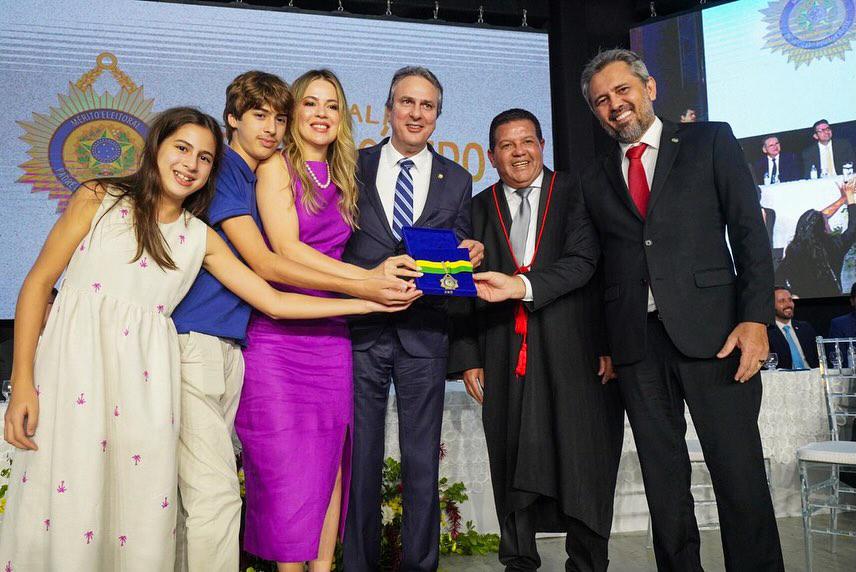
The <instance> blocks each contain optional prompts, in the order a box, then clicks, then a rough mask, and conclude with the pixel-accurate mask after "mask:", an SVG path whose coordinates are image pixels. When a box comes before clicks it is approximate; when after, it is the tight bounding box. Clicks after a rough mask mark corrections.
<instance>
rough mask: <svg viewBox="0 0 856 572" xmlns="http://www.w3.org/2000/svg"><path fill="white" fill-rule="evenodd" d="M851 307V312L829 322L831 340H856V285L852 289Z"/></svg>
mask: <svg viewBox="0 0 856 572" xmlns="http://www.w3.org/2000/svg"><path fill="white" fill-rule="evenodd" d="M850 307H851V308H853V310H852V311H851V312H848V313H846V314H844V315H843V316H838V317H837V318H832V321H831V322H829V337H830V338H856V283H854V284H853V286H851V287H850Z"/></svg>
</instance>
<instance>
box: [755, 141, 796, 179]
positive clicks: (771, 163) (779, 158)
mask: <svg viewBox="0 0 856 572" xmlns="http://www.w3.org/2000/svg"><path fill="white" fill-rule="evenodd" d="M761 152H762V153H764V156H763V157H761V158H760V159H758V160H757V161H755V177H756V179H755V180H756V181H758V183H759V184H765V185H767V184H770V185H774V184H776V183H787V182H788V181H796V180H798V179H799V178H800V173H801V171H802V169H801V168H800V166H799V163H798V161H797V156H796V155H794V154H793V153H782V144H781V143H779V138H778V137H776V136H775V135H770V136H769V137H767V138H766V139H764V144H763V145H762V146H761Z"/></svg>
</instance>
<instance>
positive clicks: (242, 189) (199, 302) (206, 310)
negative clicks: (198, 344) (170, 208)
mask: <svg viewBox="0 0 856 572" xmlns="http://www.w3.org/2000/svg"><path fill="white" fill-rule="evenodd" d="M245 215H249V216H251V217H253V220H254V221H255V222H256V225H258V227H259V228H262V222H261V218H260V217H259V209H258V207H257V206H256V175H255V173H253V171H252V169H250V167H249V165H247V163H246V162H245V161H244V159H243V158H242V157H241V156H240V155H238V153H236V152H235V151H234V150H232V148H231V147H226V152H225V154H224V156H223V164H222V165H221V167H220V174H219V175H217V190H216V192H215V193H214V200H212V201H211V206H210V207H209V208H208V222H209V224H210V225H211V226H212V227H213V228H214V230H216V231H217V233H218V234H219V235H220V236H221V237H222V238H223V240H225V241H226V244H228V245H229V248H231V249H232V252H234V253H235V255H236V256H237V257H238V258H240V257H241V256H240V254H238V252H237V251H236V250H235V247H234V246H232V243H231V242H230V241H229V237H227V236H226V233H224V232H223V229H222V228H221V226H220V223H222V222H223V221H224V220H226V219H230V218H232V217H236V216H245ZM250 311H251V308H250V306H249V304H247V303H246V302H244V301H243V300H241V299H240V298H238V297H237V296H235V295H234V294H232V292H231V291H230V290H228V289H227V288H226V287H225V286H223V284H221V283H220V281H219V280H217V279H216V278H214V277H213V276H212V275H211V274H210V273H209V272H208V271H207V270H205V269H204V268H203V269H202V270H200V271H199V275H198V276H197V277H196V281H195V282H194V283H193V286H191V287H190V290H189V291H188V292H187V296H185V297H184V300H182V301H181V303H180V304H179V305H178V307H177V308H176V309H175V311H174V312H173V313H172V320H173V322H175V329H176V330H177V331H178V333H179V334H186V333H189V332H198V333H200V334H207V335H209V336H217V337H218V338H230V339H233V340H235V341H238V342H243V340H244V336H245V335H246V333H247V324H248V323H249V321H250Z"/></svg>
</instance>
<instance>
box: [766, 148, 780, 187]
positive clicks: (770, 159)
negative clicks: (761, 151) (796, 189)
mask: <svg viewBox="0 0 856 572" xmlns="http://www.w3.org/2000/svg"><path fill="white" fill-rule="evenodd" d="M779 157H781V155H776V156H775V157H770V156H769V155H767V174H768V175H770V183H778V182H779V181H781V180H782V164H781V163H779ZM774 160H775V161H776V180H775V181H774V180H773V161H774Z"/></svg>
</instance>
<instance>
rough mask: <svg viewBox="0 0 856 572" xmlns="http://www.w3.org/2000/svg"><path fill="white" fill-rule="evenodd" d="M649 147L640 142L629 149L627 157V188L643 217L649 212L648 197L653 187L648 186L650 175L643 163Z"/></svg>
mask: <svg viewBox="0 0 856 572" xmlns="http://www.w3.org/2000/svg"><path fill="white" fill-rule="evenodd" d="M647 148H648V145H647V144H646V143H640V144H639V145H637V146H636V147H630V148H629V149H627V153H626V155H627V158H628V159H629V160H630V167H629V168H628V169H627V188H628V189H629V190H630V198H632V199H633V202H634V203H636V208H637V209H639V214H641V215H642V219H643V220H644V219H645V216H646V215H647V214H648V198H649V197H650V196H651V189H649V188H648V177H647V176H646V175H645V167H644V166H643V165H642V153H644V152H645V149H647Z"/></svg>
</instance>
